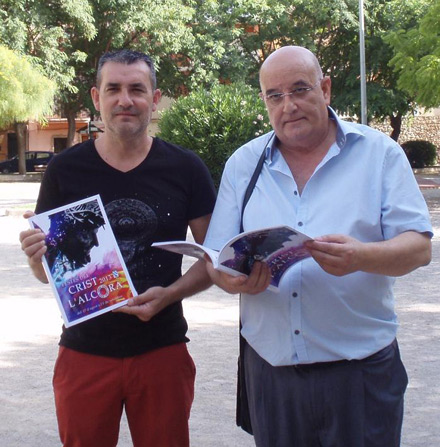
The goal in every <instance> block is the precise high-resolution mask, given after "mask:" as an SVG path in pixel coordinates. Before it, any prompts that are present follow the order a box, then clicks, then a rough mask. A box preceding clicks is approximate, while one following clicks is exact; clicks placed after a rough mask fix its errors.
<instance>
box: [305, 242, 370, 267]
mask: <svg viewBox="0 0 440 447" xmlns="http://www.w3.org/2000/svg"><path fill="white" fill-rule="evenodd" d="M306 246H307V248H308V249H309V251H310V254H311V255H312V257H313V259H314V260H315V261H316V262H317V263H318V264H319V265H320V266H321V267H322V269H323V270H324V271H326V272H327V273H330V274H331V275H335V276H344V275H348V274H349V273H353V272H356V271H358V270H360V269H361V267H360V266H361V265H362V256H363V255H362V253H363V248H364V244H363V243H362V242H359V241H358V240H357V239H354V238H352V237H350V236H345V235H342V234H330V235H327V236H321V237H318V238H315V239H314V240H313V241H308V242H307V243H306Z"/></svg>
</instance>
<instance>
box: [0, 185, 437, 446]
mask: <svg viewBox="0 0 440 447" xmlns="http://www.w3.org/2000/svg"><path fill="white" fill-rule="evenodd" d="M37 191H38V184H23V183H14V184H7V183H0V210H3V214H9V215H3V216H2V217H0V253H1V256H0V271H1V272H2V278H3V281H2V292H1V293H0V447H56V446H59V441H58V435H57V428H56V419H55V414H54V406H53V397H52V386H51V379H52V369H53V362H54V359H55V357H56V352H57V342H58V336H59V332H60V328H61V320H60V316H59V313H58V308H57V306H56V303H55V301H54V299H53V297H52V292H51V290H50V288H49V287H48V286H45V285H41V284H40V283H38V282H37V281H36V280H35V279H34V278H33V277H32V275H31V274H30V272H29V269H28V267H27V263H26V260H25V258H24V255H23V253H22V252H21V250H20V248H19V244H18V233H19V231H21V229H24V228H27V224H26V221H25V220H24V219H22V218H21V217H19V214H21V213H22V211H23V210H24V209H26V208H29V206H28V205H29V204H30V205H32V203H33V202H34V201H35V199H36V195H37ZM423 194H424V195H425V198H426V200H427V203H428V205H429V207H430V211H431V215H432V220H433V224H434V227H435V237H434V240H433V248H434V252H433V255H434V256H433V261H432V263H431V264H430V265H429V266H428V267H425V268H422V269H419V270H417V271H415V272H413V273H411V274H410V275H408V276H406V277H404V278H400V279H398V280H397V283H396V301H397V311H398V314H399V318H400V321H401V324H402V326H401V329H400V332H399V341H400V347H401V352H402V357H403V359H404V362H405V364H406V366H407V370H408V375H409V378H410V384H409V388H408V392H407V397H406V415H405V422H404V429H403V441H402V447H437V446H438V445H439V444H440V441H439V439H440V424H439V419H440V384H439V377H440V376H439V371H440V300H439V272H440V265H439V264H440V189H438V188H432V187H431V188H423ZM0 215H1V213H0ZM190 263H191V261H190V260H188V259H187V260H185V265H186V266H188V265H189V264H190ZM184 308H185V315H186V317H187V319H188V323H189V327H190V330H189V337H190V338H191V343H190V344H189V349H190V351H191V354H192V355H193V357H194V360H195V363H196V365H197V381H196V398H195V401H194V405H193V409H192V414H191V442H192V446H193V447H252V446H254V443H253V441H252V437H251V436H249V435H247V434H246V433H244V432H242V431H241V430H240V429H238V428H237V427H236V426H235V422H234V416H235V387H236V384H235V376H236V358H237V343H238V339H237V317H238V307H237V297H236V296H230V295H226V294H225V293H223V292H222V291H220V290H219V289H217V288H215V287H213V288H211V289H210V290H209V291H207V292H205V293H203V294H200V295H197V296H194V297H192V298H190V299H187V300H185V302H184ZM129 446H131V443H130V437H129V433H128V429H127V424H126V421H125V420H123V422H122V424H121V436H120V441H119V443H118V447H129ZM91 447H92V446H91ZM93 447H94V446H93ZM344 447H345V446H344ZM346 447H349V446H346Z"/></svg>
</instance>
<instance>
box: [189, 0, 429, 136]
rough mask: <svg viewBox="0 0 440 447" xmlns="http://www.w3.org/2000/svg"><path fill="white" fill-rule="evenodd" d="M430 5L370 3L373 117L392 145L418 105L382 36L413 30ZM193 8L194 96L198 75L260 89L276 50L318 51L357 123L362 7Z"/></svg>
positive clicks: (261, 4)
mask: <svg viewBox="0 0 440 447" xmlns="http://www.w3.org/2000/svg"><path fill="white" fill-rule="evenodd" d="M427 3H428V0H420V1H416V0H374V1H373V0H370V1H368V0H367V1H366V2H365V9H366V30H367V33H366V55H367V73H368V79H367V92H368V105H369V107H368V112H369V118H370V119H373V118H377V119H381V120H382V119H384V118H389V119H390V121H391V124H392V127H393V128H394V132H393V137H394V138H395V139H397V138H398V134H399V132H400V124H401V118H402V116H403V115H404V114H405V113H406V112H407V111H408V110H410V109H411V107H412V105H413V102H412V100H411V97H410V95H408V94H407V93H406V92H403V91H402V90H400V89H399V88H398V87H397V76H396V74H395V73H394V72H393V71H392V69H391V68H390V67H389V66H388V62H389V60H390V59H391V57H392V55H393V54H392V50H391V48H390V47H389V45H388V44H387V43H386V42H385V41H384V36H385V34H387V33H388V32H389V30H390V29H397V28H398V27H402V26H403V27H405V28H408V27H410V26H413V25H414V24H415V23H416V20H417V19H418V17H420V16H421V15H422V14H423V12H424V10H425V8H426V4H427ZM191 4H192V5H194V4H196V5H197V8H196V10H197V13H196V14H197V15H196V20H195V22H194V25H193V32H194V36H195V44H194V45H193V48H187V49H186V52H184V53H183V55H182V57H183V58H184V59H186V60H187V61H188V63H187V65H188V66H189V67H190V68H191V70H190V73H189V75H188V77H187V79H186V80H185V83H186V85H187V87H188V89H189V90H190V89H191V88H192V85H193V83H194V82H200V80H201V77H200V76H198V77H196V80H195V79H193V75H196V74H197V73H200V72H204V73H205V78H204V80H203V79H202V80H203V81H204V82H205V83H206V84H209V83H212V82H214V81H213V79H217V78H220V79H224V80H229V81H232V82H234V81H236V80H243V79H244V80H246V82H247V83H248V84H250V85H253V86H258V71H259V68H260V66H261V64H262V63H263V62H264V60H265V59H266V57H267V56H268V55H269V54H270V53H271V52H272V51H274V50H275V49H276V48H278V47H280V46H283V45H301V46H306V47H307V48H309V49H311V50H312V51H314V52H315V54H316V55H317V56H318V58H319V60H320V61H321V64H322V66H323V69H324V71H325V73H326V74H328V75H330V76H331V78H332V85H333V87H332V91H333V101H332V105H333V107H334V108H335V109H336V110H337V111H338V112H340V113H344V114H345V113H346V114H349V115H351V116H360V106H361V105H360V76H359V74H360V64H359V24H358V6H359V3H358V0H337V1H335V0H296V1H294V2H292V1H289V0H276V1H275V0H226V1H214V0H211V1H208V2H205V1H202V0H194V1H192V2H191ZM211 55H214V56H211ZM213 57H214V58H215V60H213ZM210 71H211V73H212V75H209V73H210Z"/></svg>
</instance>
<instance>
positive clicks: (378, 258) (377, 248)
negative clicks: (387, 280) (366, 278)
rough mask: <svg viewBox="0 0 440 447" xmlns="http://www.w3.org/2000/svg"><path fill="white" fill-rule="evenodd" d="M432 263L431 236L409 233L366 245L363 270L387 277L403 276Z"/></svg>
mask: <svg viewBox="0 0 440 447" xmlns="http://www.w3.org/2000/svg"><path fill="white" fill-rule="evenodd" d="M430 262H431V240H430V238H429V236H427V235H425V234H420V233H416V232H414V231H408V232H405V233H402V234H400V235H399V236H397V237H395V238H393V239H390V240H388V241H383V242H372V243H368V244H365V250H364V261H363V265H364V268H363V269H362V270H364V271H366V272H368V273H378V274H382V275H387V276H403V275H406V274H407V273H409V272H411V271H413V270H415V269H416V268H418V267H421V266H423V265H427V264H429V263H430Z"/></svg>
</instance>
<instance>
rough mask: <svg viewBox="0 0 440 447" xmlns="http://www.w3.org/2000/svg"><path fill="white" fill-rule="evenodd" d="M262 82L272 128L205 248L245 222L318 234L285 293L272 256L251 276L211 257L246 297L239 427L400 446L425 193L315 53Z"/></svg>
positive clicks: (229, 175)
mask: <svg viewBox="0 0 440 447" xmlns="http://www.w3.org/2000/svg"><path fill="white" fill-rule="evenodd" d="M260 85H261V98H262V99H263V100H264V102H265V104H266V108H267V111H268V114H269V118H270V122H271V124H272V127H273V132H270V133H269V134H267V135H263V136H261V137H259V138H256V139H254V140H252V141H250V142H249V143H247V144H245V145H244V146H243V147H241V148H239V149H238V150H237V151H236V152H235V153H234V154H233V155H232V156H231V158H230V159H229V160H228V162H227V164H226V167H225V171H224V173H223V177H222V182H221V185H220V189H219V194H218V199H217V203H216V206H215V210H214V213H213V216H212V220H211V224H210V226H209V231H208V235H207V238H206V241H205V245H207V246H208V247H210V248H213V249H219V248H220V247H221V246H222V245H223V244H224V243H225V242H226V241H227V240H229V239H230V238H232V237H234V236H235V235H236V234H237V233H239V231H240V222H242V224H243V228H244V230H245V231H249V230H255V229H258V228H265V227H269V226H274V225H290V226H291V227H294V228H297V229H298V230H299V231H301V232H304V233H306V234H308V235H309V236H311V237H312V238H314V240H313V241H312V242H307V243H306V245H307V247H308V250H309V251H310V253H311V255H312V257H311V258H309V259H306V260H304V261H302V262H300V263H298V264H296V265H294V266H293V267H291V268H290V269H289V270H288V272H287V273H286V274H285V275H284V276H283V279H282V281H281V282H280V289H279V293H273V292H271V291H270V290H266V289H267V286H268V284H269V281H270V272H269V270H268V268H267V266H265V265H264V264H263V263H261V262H256V263H255V265H254V267H253V269H252V271H251V273H250V275H249V276H248V277H245V276H241V277H232V276H229V275H227V274H225V273H223V272H220V271H218V270H214V269H213V268H212V265H210V264H208V270H209V272H210V274H211V278H212V279H213V281H214V283H216V284H217V285H218V286H220V287H222V288H223V289H224V290H226V291H228V292H230V293H241V294H242V295H241V296H242V297H241V322H242V331H241V334H242V336H243V338H244V340H245V342H244V344H243V345H244V347H243V349H242V351H243V356H242V359H241V360H242V362H243V363H244V377H245V382H246V383H245V390H246V391H247V395H248V397H249V399H248V407H249V415H250V418H249V419H250V424H248V423H247V422H248V420H247V419H246V418H245V417H243V419H242V420H241V421H239V423H240V424H241V426H243V427H244V428H245V429H247V430H249V431H253V434H254V437H255V442H256V445H257V446H258V447H275V446H276V447H322V446H335V447H336V446H337V447H373V446H374V447H397V446H398V445H399V444H400V431H401V426H402V417H403V396H404V392H405V388H406V385H407V376H406V372H405V368H404V366H403V364H402V362H401V360H400V356H399V349H398V345H397V341H396V332H397V327H398V323H397V317H396V314H395V309H394V297H393V291H392V286H393V282H394V277H395V276H401V275H405V274H407V273H409V272H410V271H412V270H414V269H416V268H418V267H420V266H423V265H426V264H428V263H429V262H430V260H431V240H430V239H431V237H432V227H431V224H430V219H429V213H428V209H427V206H426V203H425V202H424V200H423V196H422V194H421V193H420V190H419V188H418V185H417V182H416V181H415V178H414V175H413V173H412V172H411V167H410V165H409V163H408V160H407V159H406V157H405V154H404V152H403V151H402V149H401V148H400V147H399V145H398V144H397V143H396V142H395V141H393V140H392V139H391V138H389V137H387V136H386V135H384V134H382V133H380V132H378V131H376V130H374V129H372V128H370V127H368V126H363V125H359V124H355V123H350V122H346V121H343V120H341V119H340V118H339V117H338V116H337V115H336V113H335V112H334V111H333V110H332V109H331V108H330V98H331V80H330V78H329V77H324V76H323V74H322V70H321V68H320V66H319V63H318V61H317V59H316V57H315V56H314V55H313V54H312V53H311V52H310V51H309V50H307V49H305V48H301V47H293V46H292V47H290V46H289V47H283V48H280V49H278V50H277V51H275V52H274V53H272V54H271V55H270V56H269V57H268V58H267V59H266V60H265V62H264V63H263V65H262V67H261V70H260ZM259 160H262V165H261V166H262V169H261V171H260V172H259V173H258V174H259V175H258V179H257V182H256V184H255V187H254V189H253V191H252V194H251V196H250V198H249V200H248V201H247V205H246V206H245V207H244V212H243V198H244V197H245V196H246V197H248V195H247V194H245V193H246V192H247V187H248V184H249V179H251V178H252V177H253V173H254V172H255V167H256V166H257V164H258V161H259ZM242 372H243V371H242ZM242 377H243V376H242ZM243 396H244V393H243ZM242 403H243V404H245V403H246V401H245V400H243V401H242ZM240 408H241V409H243V408H245V406H244V405H242V406H241V407H240ZM243 416H246V414H245V413H244V412H243ZM245 423H246V425H245Z"/></svg>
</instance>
